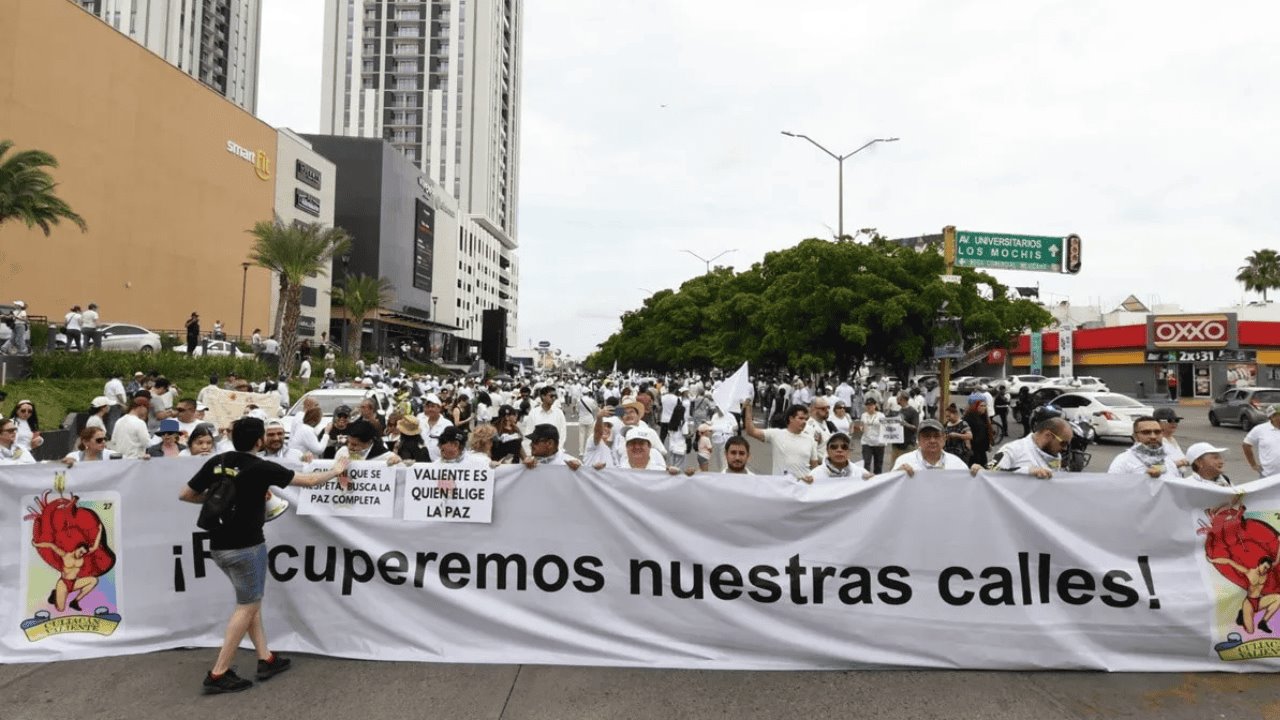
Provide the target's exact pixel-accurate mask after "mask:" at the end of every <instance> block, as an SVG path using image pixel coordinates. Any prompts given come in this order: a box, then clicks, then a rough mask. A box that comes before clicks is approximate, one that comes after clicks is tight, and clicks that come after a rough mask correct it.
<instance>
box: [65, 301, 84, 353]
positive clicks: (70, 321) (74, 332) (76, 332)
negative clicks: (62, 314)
mask: <svg viewBox="0 0 1280 720" xmlns="http://www.w3.org/2000/svg"><path fill="white" fill-rule="evenodd" d="M66 333H67V349H68V350H70V349H71V346H72V345H75V346H76V352H81V351H82V350H84V346H83V345H81V344H80V306H79V305H72V306H71V312H69V313H67V317H66Z"/></svg>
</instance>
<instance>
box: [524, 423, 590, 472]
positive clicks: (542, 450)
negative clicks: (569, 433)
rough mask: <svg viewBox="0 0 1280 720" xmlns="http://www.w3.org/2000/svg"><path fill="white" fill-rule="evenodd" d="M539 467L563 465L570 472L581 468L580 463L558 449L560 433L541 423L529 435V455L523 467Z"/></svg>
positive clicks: (553, 427)
mask: <svg viewBox="0 0 1280 720" xmlns="http://www.w3.org/2000/svg"><path fill="white" fill-rule="evenodd" d="M539 465H565V466H567V467H568V468H569V469H570V470H577V469H578V468H580V467H582V461H581V460H579V459H578V458H576V457H574V456H572V455H570V454H569V453H567V452H565V451H563V450H561V449H560V431H559V430H556V426H555V425H551V424H550V423H543V424H542V425H538V426H537V427H535V428H534V429H533V432H531V433H529V455H528V457H526V458H525V459H524V466H525V467H527V468H530V469H533V468H536V467H538V466H539Z"/></svg>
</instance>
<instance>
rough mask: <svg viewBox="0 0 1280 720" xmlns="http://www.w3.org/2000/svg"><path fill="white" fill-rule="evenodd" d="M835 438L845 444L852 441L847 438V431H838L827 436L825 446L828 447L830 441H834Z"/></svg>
mask: <svg viewBox="0 0 1280 720" xmlns="http://www.w3.org/2000/svg"><path fill="white" fill-rule="evenodd" d="M837 440H839V441H842V442H844V443H845V444H852V443H853V441H852V440H850V439H849V435H848V434H847V433H842V432H838V433H832V435H831V437H829V438H827V447H830V446H831V443H833V442H836V441H837Z"/></svg>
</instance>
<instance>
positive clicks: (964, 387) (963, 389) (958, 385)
mask: <svg viewBox="0 0 1280 720" xmlns="http://www.w3.org/2000/svg"><path fill="white" fill-rule="evenodd" d="M988 380H990V378H980V377H974V376H972V375H961V376H959V377H953V378H951V385H950V387H951V392H953V393H971V392H973V391H974V390H977V389H978V386H979V385H981V384H982V383H984V382H987V381H988Z"/></svg>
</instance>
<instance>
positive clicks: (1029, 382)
mask: <svg viewBox="0 0 1280 720" xmlns="http://www.w3.org/2000/svg"><path fill="white" fill-rule="evenodd" d="M1047 382H1049V378H1047V377H1045V376H1044V375H1010V376H1009V377H1007V378H1005V379H1004V387H1005V390H1008V391H1009V394H1010V395H1017V394H1018V393H1019V392H1021V391H1022V388H1024V387H1025V388H1027V390H1029V391H1031V392H1035V391H1037V390H1039V389H1040V388H1042V387H1044V384H1045V383H1047Z"/></svg>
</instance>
